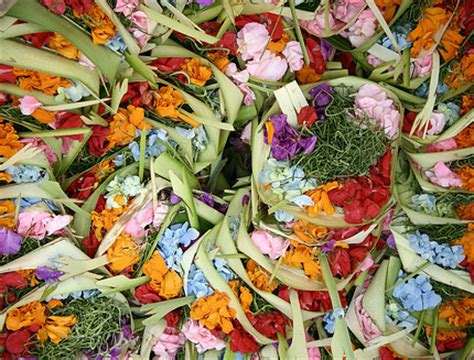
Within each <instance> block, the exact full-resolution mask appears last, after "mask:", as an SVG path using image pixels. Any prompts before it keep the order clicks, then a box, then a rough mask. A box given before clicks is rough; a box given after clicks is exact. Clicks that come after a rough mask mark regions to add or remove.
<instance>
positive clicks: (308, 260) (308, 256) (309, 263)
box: [282, 245, 321, 280]
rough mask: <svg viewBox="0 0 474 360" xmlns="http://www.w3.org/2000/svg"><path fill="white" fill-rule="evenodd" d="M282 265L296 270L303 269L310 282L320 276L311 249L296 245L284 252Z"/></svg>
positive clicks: (317, 264) (319, 270)
mask: <svg viewBox="0 0 474 360" xmlns="http://www.w3.org/2000/svg"><path fill="white" fill-rule="evenodd" d="M282 264H284V265H287V266H289V267H292V268H296V269H303V270H304V273H305V275H306V276H308V277H309V278H310V279H312V280H318V279H319V278H320V276H321V266H320V265H319V261H318V260H317V259H316V255H315V254H314V252H313V249H312V248H310V247H308V246H304V245H298V246H297V247H295V248H294V249H291V250H289V251H287V252H286V254H285V256H284V257H283V261H282Z"/></svg>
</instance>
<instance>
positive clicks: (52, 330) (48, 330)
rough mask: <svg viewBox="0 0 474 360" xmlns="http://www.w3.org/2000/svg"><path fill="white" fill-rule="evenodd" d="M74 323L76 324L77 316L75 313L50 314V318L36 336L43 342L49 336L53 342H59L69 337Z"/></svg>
mask: <svg viewBox="0 0 474 360" xmlns="http://www.w3.org/2000/svg"><path fill="white" fill-rule="evenodd" d="M74 324H76V317H75V316H74V315H69V316H48V320H46V323H45V324H44V325H43V327H42V328H41V329H39V330H38V332H37V333H36V337H37V338H38V340H39V341H41V342H42V343H43V342H45V341H46V340H48V338H49V339H50V340H51V341H52V342H53V343H55V344H58V343H59V342H61V340H65V339H67V337H68V335H69V334H70V333H71V332H72V329H71V326H73V325H74Z"/></svg>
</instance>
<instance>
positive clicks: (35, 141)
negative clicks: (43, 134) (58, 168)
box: [20, 137, 58, 164]
mask: <svg viewBox="0 0 474 360" xmlns="http://www.w3.org/2000/svg"><path fill="white" fill-rule="evenodd" d="M20 142H21V143H22V144H32V145H33V147H35V148H37V149H40V150H41V151H42V152H43V153H44V154H45V155H46V158H47V159H48V162H49V163H50V164H54V163H55V162H56V161H58V156H57V155H56V153H55V152H54V151H53V150H52V149H51V148H50V147H49V145H48V144H46V143H45V142H44V141H43V140H41V139H40V138H34V137H28V138H23V139H21V140H20Z"/></svg>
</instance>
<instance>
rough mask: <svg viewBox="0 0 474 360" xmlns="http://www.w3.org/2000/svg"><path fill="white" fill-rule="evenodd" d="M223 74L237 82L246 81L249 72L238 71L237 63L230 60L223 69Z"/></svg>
mask: <svg viewBox="0 0 474 360" xmlns="http://www.w3.org/2000/svg"><path fill="white" fill-rule="evenodd" d="M225 74H226V75H227V76H228V77H230V78H231V79H232V80H234V82H236V83H237V84H239V83H246V82H247V81H249V72H248V71H247V70H242V71H239V70H238V69H237V65H235V64H234V63H232V62H231V63H230V64H229V65H227V68H226V69H225Z"/></svg>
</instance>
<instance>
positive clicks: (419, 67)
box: [411, 55, 433, 78]
mask: <svg viewBox="0 0 474 360" xmlns="http://www.w3.org/2000/svg"><path fill="white" fill-rule="evenodd" d="M432 68H433V57H432V56H431V55H428V56H425V57H423V58H421V59H415V61H414V62H413V63H412V70H411V77H412V78H415V77H421V76H425V75H427V74H429V73H430V72H431V69H432Z"/></svg>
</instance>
